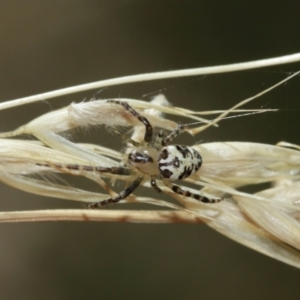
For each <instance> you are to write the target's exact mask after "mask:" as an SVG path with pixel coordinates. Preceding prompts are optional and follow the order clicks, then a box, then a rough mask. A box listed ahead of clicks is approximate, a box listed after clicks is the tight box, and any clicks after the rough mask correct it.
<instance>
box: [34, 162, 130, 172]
mask: <svg viewBox="0 0 300 300" xmlns="http://www.w3.org/2000/svg"><path fill="white" fill-rule="evenodd" d="M36 165H37V166H40V167H48V168H53V169H57V170H59V171H61V172H64V173H69V174H72V175H84V173H86V172H98V173H107V174H115V175H131V174H132V172H131V169H129V168H127V167H99V166H87V165H77V164H54V163H52V164H51V163H45V164H43V163H36Z"/></svg>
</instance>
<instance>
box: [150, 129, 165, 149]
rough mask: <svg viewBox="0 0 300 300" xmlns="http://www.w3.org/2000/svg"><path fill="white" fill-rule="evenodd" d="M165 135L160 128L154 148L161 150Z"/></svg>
mask: <svg viewBox="0 0 300 300" xmlns="http://www.w3.org/2000/svg"><path fill="white" fill-rule="evenodd" d="M163 137H164V133H163V131H162V130H159V132H158V135H157V137H156V139H155V140H154V143H153V145H152V146H153V148H154V149H156V150H159V149H160V148H161V143H162V139H163Z"/></svg>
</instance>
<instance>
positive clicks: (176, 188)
mask: <svg viewBox="0 0 300 300" xmlns="http://www.w3.org/2000/svg"><path fill="white" fill-rule="evenodd" d="M162 181H163V183H164V184H165V185H166V186H167V187H168V188H169V189H171V190H172V191H173V192H174V193H176V194H178V195H182V196H184V197H190V198H193V199H196V200H198V201H200V202H203V203H218V202H221V201H223V199H221V198H215V199H211V198H207V197H205V196H202V195H200V194H194V193H191V192H190V191H188V190H183V189H182V188H181V187H179V186H178V185H175V184H173V183H171V182H169V181H168V180H165V179H163V180H162Z"/></svg>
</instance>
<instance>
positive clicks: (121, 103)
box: [107, 100, 153, 144]
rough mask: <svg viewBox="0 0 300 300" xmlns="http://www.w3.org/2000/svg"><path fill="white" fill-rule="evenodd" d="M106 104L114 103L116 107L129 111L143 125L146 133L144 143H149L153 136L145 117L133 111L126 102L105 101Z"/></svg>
mask: <svg viewBox="0 0 300 300" xmlns="http://www.w3.org/2000/svg"><path fill="white" fill-rule="evenodd" d="M107 102H108V103H114V104H118V105H122V106H123V107H124V108H125V109H126V110H127V111H129V112H130V113H131V114H132V115H133V116H134V117H136V118H137V119H138V120H139V121H140V122H142V123H143V124H144V125H145V128H146V132H145V136H144V141H145V142H146V143H148V144H149V143H150V142H151V140H152V136H153V128H152V126H151V124H150V122H149V121H148V119H146V118H145V117H143V116H141V115H140V114H139V113H138V112H137V111H136V110H134V109H133V108H132V107H131V106H130V105H129V104H128V103H127V102H124V101H117V100H107Z"/></svg>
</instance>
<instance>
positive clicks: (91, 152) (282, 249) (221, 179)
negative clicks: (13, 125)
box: [0, 54, 300, 267]
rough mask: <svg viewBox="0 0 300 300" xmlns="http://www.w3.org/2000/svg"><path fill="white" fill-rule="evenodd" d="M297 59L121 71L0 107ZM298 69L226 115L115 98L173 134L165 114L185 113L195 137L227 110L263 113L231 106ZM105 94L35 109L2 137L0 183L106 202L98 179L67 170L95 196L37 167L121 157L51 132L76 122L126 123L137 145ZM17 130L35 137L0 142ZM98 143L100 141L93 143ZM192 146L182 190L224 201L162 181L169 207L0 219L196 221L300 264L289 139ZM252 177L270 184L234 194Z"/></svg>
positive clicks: (299, 157)
mask: <svg viewBox="0 0 300 300" xmlns="http://www.w3.org/2000/svg"><path fill="white" fill-rule="evenodd" d="M299 60H300V54H294V55H290V56H285V57H281V58H273V59H266V60H261V61H255V62H248V63H241V64H234V65H227V66H217V67H211V68H200V69H193V70H183V71H173V72H162V73H154V74H145V75H136V76H128V77H123V78H117V79H111V80H105V81H102V82H96V83H91V84H86V85H81V86H77V87H71V88H67V89H62V90H58V91H53V92H49V93H45V94H41V95H36V96H32V97H26V98H22V99H17V100H14V101H8V102H3V103H2V104H0V109H5V108H11V107H14V106H18V105H23V104H26V103H30V102H35V101H39V100H45V99H49V98H53V97H56V96H61V95H65V94H68V93H75V92H78V91H83V90H87V89H92V88H99V87H102V86H108V85H114V84H125V83H128V82H138V81H144V80H155V79H160V78H170V77H180V76H193V75H199V74H211V73H220V72H232V71H237V70H244V69H251V68H258V67H264V66H269V65H276V64H280V63H291V62H294V61H299ZM297 75H298V73H295V74H292V75H291V76H289V77H288V78H286V79H285V80H283V81H281V82H280V83H278V84H276V85H274V86H273V87H270V88H268V89H266V90H264V91H262V92H261V93H259V94H258V95H255V96H253V97H251V98H249V99H246V100H244V101H242V102H240V103H239V104H237V105H236V106H234V107H233V108H230V109H228V110H227V111H218V112H206V113H205V112H193V111H190V110H188V108H180V107H171V106H169V103H168V102H167V100H166V99H165V98H164V97H163V96H162V95H159V96H158V97H156V98H155V99H154V100H153V101H152V102H151V103H148V102H144V101H140V100H136V99H120V98H118V99H117V100H121V101H126V102H128V103H129V104H130V105H132V106H133V107H134V108H135V109H137V110H139V111H141V112H142V114H143V115H145V116H146V117H147V118H148V119H149V120H150V122H151V123H152V125H153V126H155V127H160V128H164V129H165V130H172V129H174V128H176V126H177V124H176V123H175V122H174V121H172V117H171V116H172V115H178V116H181V117H184V118H187V119H189V120H190V122H193V123H194V126H193V127H192V128H191V129H188V130H187V131H188V132H189V133H190V134H195V133H198V132H201V131H203V130H205V129H206V128H208V127H210V126H217V123H218V122H219V121H220V120H222V119H223V118H225V117H226V116H227V115H229V114H237V113H239V114H240V113H262V112H265V111H268V110H267V109H264V110H256V109H253V110H242V109H238V108H239V107H241V106H242V105H244V104H246V103H248V102H250V101H252V100H254V99H255V98H257V97H260V96H261V95H262V94H264V93H266V92H268V91H270V90H272V89H274V88H276V87H277V86H278V85H280V84H283V83H284V82H286V81H288V80H290V79H291V78H292V77H294V76H297ZM106 100H107V99H105V100H93V101H89V102H82V103H78V104H75V103H72V104H70V105H69V106H68V107H65V108H62V109H60V110H57V111H53V112H50V113H47V114H45V115H42V116H40V117H38V118H36V119H34V120H32V121H31V122H29V123H28V124H25V125H23V126H21V127H19V128H17V129H15V130H13V131H11V132H7V133H1V134H0V137H1V139H0V157H1V163H0V175H1V177H0V179H1V181H3V182H4V183H6V184H8V185H10V186H13V187H15V188H18V189H21V190H24V191H26V192H30V193H34V194H39V195H43V196H50V197H57V198H62V199H67V200H73V201H80V202H85V201H86V202H93V201H99V200H102V199H106V198H107V197H108V194H110V195H115V194H116V193H115V192H114V190H113V188H112V187H108V186H107V184H106V183H105V181H104V180H103V179H102V178H100V177H99V175H98V174H93V172H85V173H82V172H81V173H79V172H78V171H76V170H73V171H72V170H69V171H68V173H69V174H71V175H80V176H85V177H87V178H89V179H90V180H93V181H96V182H97V183H98V184H99V185H100V186H101V187H102V188H103V193H95V192H90V191H86V190H82V189H78V188H74V187H71V186H69V185H68V184H63V183H53V182H51V183H49V181H48V180H46V178H45V177H43V174H44V172H48V173H49V171H50V173H52V174H57V173H59V172H63V170H59V169H57V168H52V169H50V170H49V167H41V166H38V165H37V164H43V163H47V164H50V165H55V164H79V165H89V166H103V167H112V166H118V165H119V164H120V163H122V162H124V155H123V154H122V153H119V152H116V151H113V150H111V149H109V148H106V147H103V146H99V145H91V144H78V143H74V142H71V141H70V140H68V139H67V138H65V137H63V136H62V135H60V133H63V132H64V131H67V130H70V129H73V128H76V127H82V128H87V127H89V126H99V125H104V126H106V127H107V128H111V127H114V128H115V127H119V126H122V127H124V126H127V127H128V126H131V127H133V128H134V132H133V136H132V137H133V138H134V139H135V140H136V141H141V139H142V137H143V130H144V128H143V127H141V126H140V123H139V122H138V121H137V120H136V119H135V118H134V117H133V116H132V115H131V114H130V113H128V112H127V111H125V110H124V109H123V108H121V107H120V108H118V109H116V106H115V105H113V104H111V103H107V102H106ZM162 113H165V114H167V115H168V119H166V118H164V117H162ZM213 113H218V116H217V117H216V118H215V119H213V120H212V121H211V120H207V119H204V118H203V117H202V116H201V115H206V114H213ZM197 122H201V124H200V123H199V124H200V125H199V124H198V123H197ZM21 134H27V135H32V136H35V137H36V138H37V140H38V141H28V140H26V141H25V140H20V139H19V140H16V139H9V137H14V136H18V135H21ZM98 142H99V144H101V141H98ZM282 146H284V147H282ZM193 147H195V148H196V149H197V150H198V151H199V152H200V153H201V155H202V158H203V166H202V167H201V169H200V170H199V171H198V173H197V174H195V175H194V176H192V177H190V178H188V179H186V181H187V182H190V183H192V184H193V189H190V188H189V189H190V190H192V191H194V192H199V190H201V193H203V194H205V195H208V196H213V197H222V196H224V195H225V201H223V202H221V203H219V204H215V205H207V204H203V203H199V202H197V201H195V200H193V199H190V198H184V197H182V196H180V195H176V194H174V193H173V192H170V191H169V190H168V189H167V188H164V187H162V189H163V191H164V192H165V193H166V194H168V195H170V196H172V197H174V198H176V199H177V200H178V201H179V204H178V205H175V204H171V203H168V202H166V201H163V200H161V199H159V195H158V196H157V198H156V199H154V198H149V197H135V196H134V195H132V196H130V197H128V199H126V200H125V201H123V202H124V204H123V205H125V204H126V203H127V202H144V203H145V202H146V203H149V204H152V205H156V206H160V207H163V208H164V209H165V210H163V211H156V210H147V211H133V210H113V211H111V210H96V211H92V210H87V209H77V210H59V209H58V210H42V211H22V212H2V213H0V222H22V221H47V220H56V221H58V220H76V221H86V220H89V221H105V222H152V223H174V222H185V223H199V222H200V223H203V222H205V223H206V224H208V225H209V226H211V227H212V228H214V229H215V230H217V231H219V232H221V233H222V234H224V235H226V236H227V237H229V238H231V239H233V240H235V241H237V242H239V243H241V244H244V245H246V246H248V247H250V248H252V249H255V250H257V251H259V252H261V253H264V254H266V255H269V256H271V257H274V258H276V259H278V260H280V261H283V262H285V263H288V264H291V265H293V266H296V267H300V255H299V254H300V253H299V250H300V223H299V217H300V215H299V208H300V206H299V203H300V193H299V192H300V184H299V174H300V172H299V170H300V152H299V149H298V148H297V146H295V145H291V144H281V145H280V146H274V145H267V144H257V143H251V142H248V143H241V142H227V143H226V142H225V143H224V142H223V143H220V142H219V143H207V144H205V143H203V144H198V145H195V146H193ZM287 147H290V148H289V149H288V148H287ZM37 174H41V176H40V177H37V176H36V175H37ZM31 175H35V176H34V177H33V176H31ZM55 176H56V175H55ZM105 176H106V177H109V178H111V179H112V180H116V179H119V180H122V181H126V182H130V181H131V180H132V179H133V178H132V176H126V177H125V176H121V175H118V176H116V175H111V174H108V175H105ZM103 177H104V175H103ZM260 183H271V184H272V185H273V187H272V188H270V189H267V190H262V191H259V192H258V193H255V194H249V193H243V192H240V191H239V190H238V188H240V187H244V186H249V185H255V184H260ZM144 185H145V186H146V187H149V183H148V182H145V183H144ZM181 185H184V182H181ZM120 205H121V204H120Z"/></svg>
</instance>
